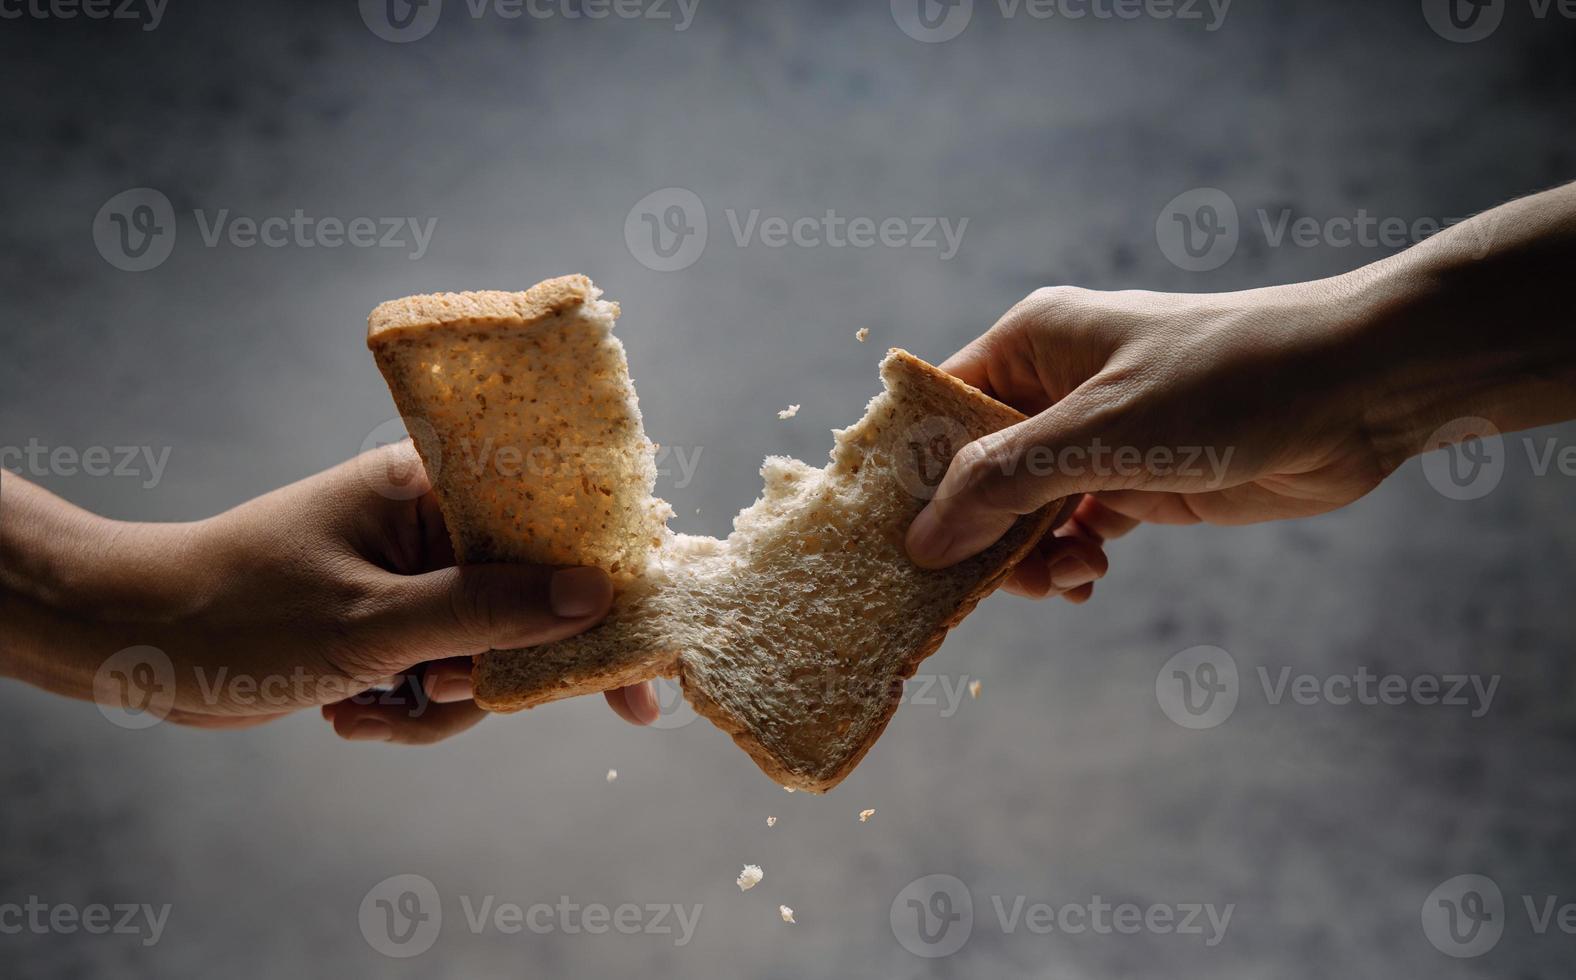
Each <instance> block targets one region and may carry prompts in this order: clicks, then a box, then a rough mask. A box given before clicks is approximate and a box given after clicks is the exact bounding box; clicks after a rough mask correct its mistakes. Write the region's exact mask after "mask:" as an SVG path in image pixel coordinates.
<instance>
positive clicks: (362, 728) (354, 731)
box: [346, 718, 394, 742]
mask: <svg viewBox="0 0 1576 980" xmlns="http://www.w3.org/2000/svg"><path fill="white" fill-rule="evenodd" d="M392 737H394V726H393V725H390V724H389V723H388V722H386V721H384V720H383V719H382V718H361V719H358V720H357V721H356V723H355V724H353V725H351V726H350V734H349V735H347V736H346V738H350V739H354V740H355V741H357V742H387V741H388V740H389V739H390V738H392Z"/></svg>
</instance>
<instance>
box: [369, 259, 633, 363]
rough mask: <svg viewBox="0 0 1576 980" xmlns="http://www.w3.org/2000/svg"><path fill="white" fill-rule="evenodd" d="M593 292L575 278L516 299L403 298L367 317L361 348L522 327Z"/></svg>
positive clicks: (474, 295) (505, 295)
mask: <svg viewBox="0 0 1576 980" xmlns="http://www.w3.org/2000/svg"><path fill="white" fill-rule="evenodd" d="M598 292H599V290H597V288H596V287H595V286H594V285H592V283H591V280H590V279H589V278H587V277H586V276H583V275H579V274H576V275H571V276H559V277H558V278H556V279H547V280H544V281H542V282H539V283H537V284H536V285H534V286H532V287H531V288H530V289H527V290H525V291H524V292H518V293H510V292H504V291H502V290H494V289H489V290H482V291H479V292H467V293H425V294H422V295H420V296H406V297H404V298H403V299H395V300H389V301H388V302H387V303H380V304H378V307H377V308H376V309H374V310H373V311H372V315H371V316H369V317H367V346H368V347H371V348H373V349H374V350H376V349H377V347H378V346H379V345H381V344H384V343H386V342H388V341H390V340H393V339H394V338H396V337H398V336H400V335H401V334H403V333H406V332H408V331H416V330H430V329H432V328H434V327H446V326H466V327H470V326H475V325H478V324H483V323H489V322H493V323H496V322H509V323H519V324H526V325H528V324H531V323H535V322H537V321H539V320H545V319H547V318H549V317H552V316H557V315H558V314H560V313H562V312H563V311H565V310H567V309H570V308H571V307H574V306H578V305H580V304H582V303H588V302H590V301H592V300H594V299H595V298H596V297H597V295H598ZM614 315H615V316H617V313H616V312H615V313H614Z"/></svg>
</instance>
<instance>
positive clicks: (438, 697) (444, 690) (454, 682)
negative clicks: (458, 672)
mask: <svg viewBox="0 0 1576 980" xmlns="http://www.w3.org/2000/svg"><path fill="white" fill-rule="evenodd" d="M428 693H429V694H431V695H432V699H433V700H434V701H436V702H438V703H439V704H449V703H451V702H454V701H469V700H470V699H471V698H472V697H473V696H474V694H475V692H474V691H472V689H471V679H470V677H468V676H466V677H448V678H445V679H444V680H443V682H442V683H440V684H439V685H438V686H437V687H436V688H435V689H433V690H432V691H429V692H428Z"/></svg>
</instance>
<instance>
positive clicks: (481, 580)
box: [449, 575, 501, 636]
mask: <svg viewBox="0 0 1576 980" xmlns="http://www.w3.org/2000/svg"><path fill="white" fill-rule="evenodd" d="M500 604H501V596H500V595H499V587H498V580H497V579H495V578H492V577H491V576H470V577H466V576H458V575H457V576H456V577H455V580H454V584H453V586H452V587H451V588H450V589H449V611H450V614H451V615H452V616H453V617H454V623H455V625H456V626H458V627H459V628H460V629H461V630H462V631H464V632H466V633H479V634H482V635H489V636H490V635H491V634H492V632H493V630H494V628H495V627H496V626H497V623H498V609H499V606H500Z"/></svg>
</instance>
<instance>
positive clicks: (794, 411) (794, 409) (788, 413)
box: [777, 405, 799, 419]
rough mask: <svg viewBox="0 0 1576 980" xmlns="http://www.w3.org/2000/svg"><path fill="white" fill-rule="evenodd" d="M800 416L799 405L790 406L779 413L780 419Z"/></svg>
mask: <svg viewBox="0 0 1576 980" xmlns="http://www.w3.org/2000/svg"><path fill="white" fill-rule="evenodd" d="M798 414H799V406H798V405H789V406H788V407H787V408H785V409H783V410H782V411H780V412H778V413H777V417H778V418H780V419H791V418H793V417H794V416H795V415H798Z"/></svg>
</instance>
